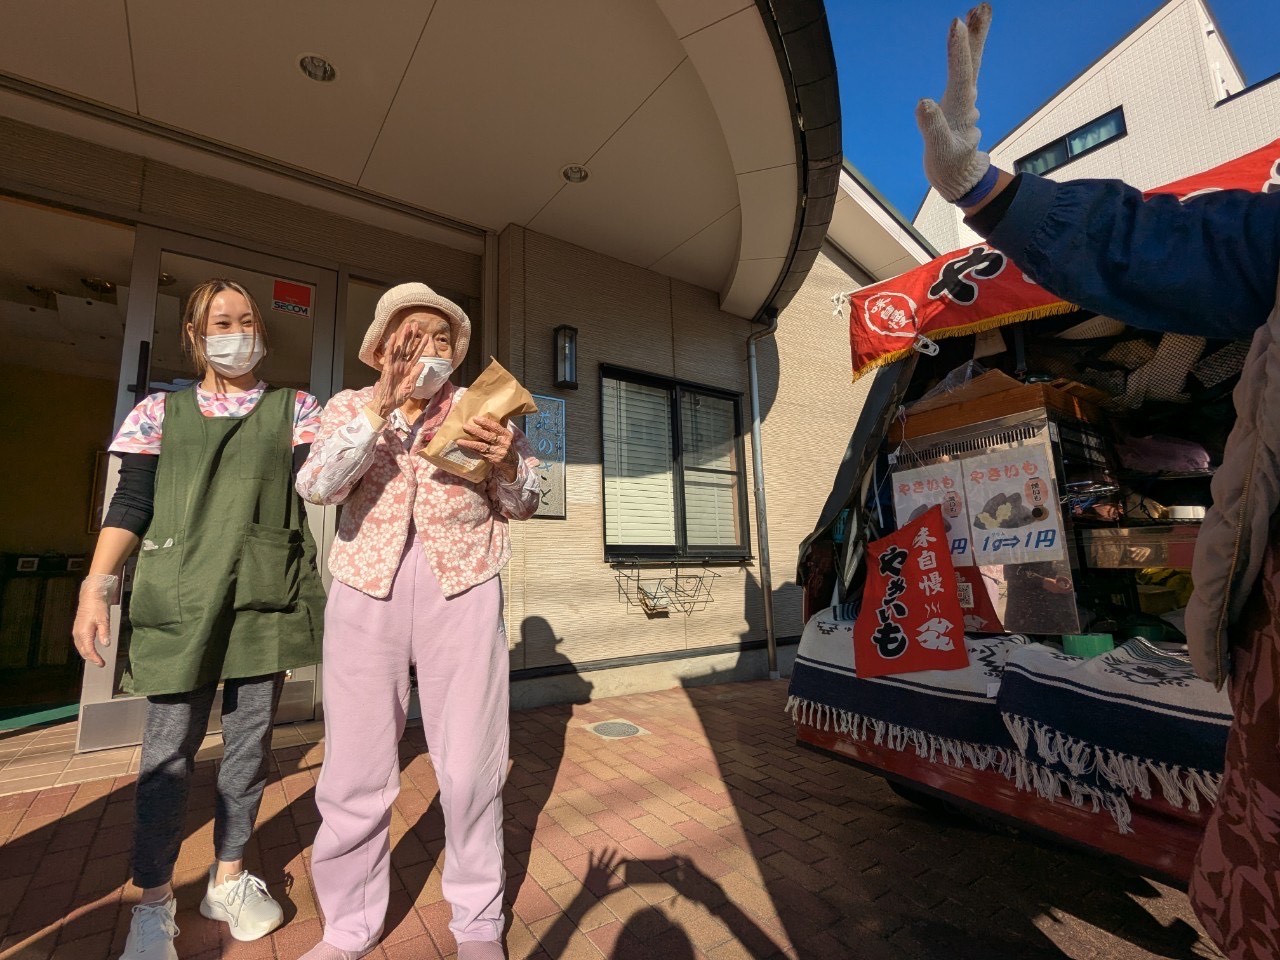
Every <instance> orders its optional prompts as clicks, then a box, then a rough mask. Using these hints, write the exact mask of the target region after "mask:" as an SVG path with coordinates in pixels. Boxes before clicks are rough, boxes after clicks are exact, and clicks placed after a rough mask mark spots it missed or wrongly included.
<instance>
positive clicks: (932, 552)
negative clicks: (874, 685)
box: [853, 507, 969, 677]
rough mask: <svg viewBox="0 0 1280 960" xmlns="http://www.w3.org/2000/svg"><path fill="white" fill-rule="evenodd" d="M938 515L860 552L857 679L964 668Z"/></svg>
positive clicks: (955, 594) (960, 618)
mask: <svg viewBox="0 0 1280 960" xmlns="http://www.w3.org/2000/svg"><path fill="white" fill-rule="evenodd" d="M946 543H947V541H946V536H945V533H944V525H943V518H942V508H941V507H931V508H930V509H929V510H927V511H926V512H925V513H924V514H922V515H921V516H920V517H919V518H918V519H917V520H915V521H913V522H911V523H908V524H905V525H904V526H902V527H901V528H899V529H898V530H897V531H896V532H894V533H891V534H890V535H889V536H887V537H885V538H884V539H882V540H877V541H876V542H875V543H872V544H870V545H869V546H868V547H867V583H866V587H865V588H864V589H863V593H862V610H861V612H860V613H859V614H858V619H857V621H856V622H855V623H854V625H853V663H854V669H855V670H856V671H857V674H858V676H859V677H880V676H885V675H888V674H896V673H914V672H915V671H917V670H959V669H960V668H962V667H967V666H968V665H969V652H968V651H967V650H966V649H965V644H964V612H963V611H962V610H961V608H960V597H959V591H958V589H957V584H956V572H955V568H954V567H953V566H952V564H951V554H950V552H949V551H948V550H947V547H946Z"/></svg>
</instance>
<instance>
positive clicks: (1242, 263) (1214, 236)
mask: <svg viewBox="0 0 1280 960" xmlns="http://www.w3.org/2000/svg"><path fill="white" fill-rule="evenodd" d="M990 24H991V7H990V6H989V5H988V4H985V3H984V4H981V5H979V6H977V7H974V8H973V9H972V10H970V11H969V13H968V15H967V16H966V18H965V19H964V21H960V20H956V21H954V22H953V23H952V25H951V29H950V32H949V34H948V38H947V90H946V93H945V95H944V96H943V98H942V100H941V102H940V103H935V102H934V101H932V100H922V101H920V104H919V105H918V106H917V108H916V121H917V123H918V124H919V126H920V132H921V135H922V136H923V137H924V167H925V175H926V176H927V177H928V179H929V182H930V183H931V184H932V185H933V186H934V187H935V188H936V189H937V190H938V191H939V193H940V194H941V195H942V196H943V197H944V198H945V199H947V200H949V201H951V202H952V203H955V204H956V205H957V206H959V207H961V208H962V209H963V210H964V211H965V213H966V215H967V217H968V223H969V224H970V225H971V226H972V227H973V228H974V230H976V231H977V232H978V233H980V234H982V235H983V236H985V237H987V238H988V241H989V242H990V243H991V245H992V246H993V247H995V248H996V249H998V250H1000V251H1001V252H1003V253H1005V254H1008V256H1009V257H1010V259H1011V260H1013V262H1014V263H1015V264H1017V265H1018V266H1019V267H1020V268H1021V269H1022V270H1023V271H1025V272H1026V273H1027V275H1028V276H1030V277H1031V278H1032V279H1034V280H1035V281H1036V282H1037V283H1039V284H1040V285H1041V286H1043V287H1045V288H1046V289H1048V290H1050V291H1052V292H1053V293H1055V294H1057V295H1058V296H1060V297H1062V298H1063V299H1065V300H1068V301H1070V302H1071V303H1075V304H1078V305H1079V306H1081V307H1084V308H1086V309H1088V310H1092V311H1095V312H1097V313H1102V314H1106V315H1108V316H1112V317H1115V318H1116V319H1118V320H1122V321H1124V322H1125V323H1129V324H1132V325H1133V326H1136V327H1144V328H1148V329H1153V330H1162V331H1170V332H1175V333H1186V334H1194V335H1198V336H1207V337H1223V338H1228V337H1229V338H1247V337H1249V336H1252V334H1253V331H1254V330H1255V329H1256V328H1257V327H1258V326H1259V325H1260V324H1262V323H1263V322H1264V321H1265V320H1266V318H1267V316H1268V315H1269V313H1270V312H1271V309H1272V307H1273V306H1274V304H1275V299H1276V282H1277V273H1278V272H1280V194H1275V193H1272V194H1265V193H1263V194H1255V193H1248V192H1245V191H1222V192H1218V193H1209V194H1203V195H1201V196H1199V197H1196V198H1194V199H1192V200H1189V201H1187V202H1186V203H1180V202H1179V201H1178V200H1177V199H1176V198H1174V197H1165V196H1160V197H1154V198H1152V199H1150V200H1144V199H1143V197H1142V194H1141V193H1140V192H1139V191H1138V190H1136V189H1135V188H1133V187H1130V186H1128V185H1126V184H1124V183H1121V182H1119V181H1115V180H1076V181H1069V182H1067V183H1055V182H1053V181H1051V180H1046V179H1043V178H1040V177H1035V176H1031V175H1030V174H1021V175H1019V176H1018V177H1016V178H1015V177H1012V176H1010V174H1008V173H1007V172H1004V171H1001V170H997V169H996V168H995V167H993V166H992V165H991V161H990V158H989V157H988V156H987V154H986V153H984V152H982V151H981V150H979V149H978V146H979V143H980V140H981V131H979V130H978V128H977V126H976V122H977V119H978V110H977V75H978V68H979V66H980V64H981V61H982V50H983V45H984V43H985V40H986V36H987V31H988V29H989V27H990Z"/></svg>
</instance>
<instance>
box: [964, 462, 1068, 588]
mask: <svg viewBox="0 0 1280 960" xmlns="http://www.w3.org/2000/svg"><path fill="white" fill-rule="evenodd" d="M964 470H965V498H966V500H967V501H968V504H969V520H970V522H971V523H972V525H973V551H974V555H975V558H976V560H977V563H978V566H981V567H986V566H994V565H996V564H1010V563H1040V562H1043V561H1056V560H1061V559H1063V557H1064V556H1065V555H1066V551H1065V549H1064V545H1063V532H1062V515H1061V513H1060V512H1059V511H1058V504H1057V502H1056V501H1055V499H1054V495H1053V491H1054V485H1053V474H1052V471H1051V470H1050V467H1049V447H1048V445H1047V444H1043V443H1035V444H1029V445H1027V446H1022V447H1013V448H1011V449H1009V450H1000V451H997V452H995V453H987V454H983V455H982V456H980V457H972V458H969V459H966V460H965V461H964Z"/></svg>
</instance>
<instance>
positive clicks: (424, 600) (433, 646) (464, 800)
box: [298, 283, 538, 960]
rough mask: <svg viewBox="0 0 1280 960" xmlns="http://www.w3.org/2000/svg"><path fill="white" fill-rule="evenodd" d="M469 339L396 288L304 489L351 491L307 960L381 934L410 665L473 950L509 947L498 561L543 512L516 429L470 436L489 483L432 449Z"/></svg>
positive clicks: (452, 887) (426, 300)
mask: <svg viewBox="0 0 1280 960" xmlns="http://www.w3.org/2000/svg"><path fill="white" fill-rule="evenodd" d="M470 336H471V324H470V321H469V320H468V319H467V315H466V314H465V313H463V311H462V310H461V309H460V308H459V307H458V306H457V305H456V304H454V303H452V302H450V301H449V300H447V299H445V298H444V297H442V296H440V295H439V294H437V293H435V292H434V291H433V290H431V288H430V287H428V286H426V285H425V284H421V283H406V284H401V285H400V286H398V287H393V288H392V289H391V290H389V291H387V293H386V294H384V295H383V297H382V299H381V300H379V301H378V306H377V309H376V310H375V312H374V319H373V323H372V324H371V325H370V327H369V331H368V333H367V334H366V335H365V338H364V344H363V346H362V347H361V349H360V359H361V360H362V361H364V362H365V363H367V364H368V365H369V366H371V367H373V368H374V369H376V370H379V371H381V374H382V376H381V378H380V379H379V381H378V383H377V384H376V385H375V386H372V387H366V388H365V389H363V390H347V391H344V392H342V393H339V394H338V395H337V396H335V397H334V398H333V399H332V400H331V401H330V402H329V403H328V405H327V406H326V407H325V410H324V415H323V417H322V418H321V422H320V432H319V435H318V436H317V438H316V442H315V445H314V446H313V447H312V450H311V455H310V457H309V458H308V460H307V463H306V465H305V466H304V467H303V468H302V470H301V471H300V472H299V474H298V491H299V492H300V493H301V494H302V495H303V496H304V497H305V498H306V499H308V500H310V501H311V502H313V503H342V504H345V506H344V507H343V511H342V520H341V522H340V524H339V528H338V536H337V539H336V540H335V541H334V546H333V552H332V555H331V557H330V561H329V571H330V573H332V574H333V587H332V589H331V591H330V594H329V606H328V609H327V610H326V612H325V634H324V644H325V651H326V657H325V668H324V691H325V693H324V699H325V761H324V770H323V771H322V772H321V776H320V781H319V783H318V784H317V786H316V803H317V804H318V805H319V807H320V812H321V814H322V815H323V817H324V822H323V823H322V824H321V826H320V832H319V834H318V835H317V836H316V845H315V852H314V855H313V857H312V861H311V866H312V872H313V874H314V879H315V885H316V893H317V895H318V896H319V898H320V907H321V909H322V910H323V912H324V916H325V930H324V940H323V941H321V942H320V943H319V944H317V945H316V946H315V947H314V948H313V949H312V950H311V951H309V952H308V953H306V954H305V955H304V960H354V958H357V957H362V956H364V955H365V954H366V953H368V952H369V951H370V950H372V949H373V948H374V945H375V944H376V943H377V942H378V939H379V938H380V937H381V936H382V927H383V921H384V920H385V918H386V913H387V900H388V896H389V894H390V833H389V828H390V824H391V804H392V802H393V801H394V800H395V798H396V794H397V793H398V792H399V788H400V763H399V757H398V754H397V751H396V744H397V742H398V741H399V740H400V735H401V733H402V732H403V731H404V724H405V713H406V710H407V709H408V706H409V665H410V664H411V663H416V664H417V676H418V694H419V699H420V702H421V705H422V724H423V728H424V732H425V733H426V737H427V746H428V748H429V749H430V751H431V761H432V764H433V766H434V768H435V773H436V779H437V780H438V781H439V783H440V803H441V806H442V808H443V810H444V823H445V837H446V844H447V854H446V857H445V866H444V876H443V879H442V882H443V886H444V895H445V898H446V899H447V900H448V901H449V903H450V904H451V906H452V907H453V921H452V923H450V929H451V930H452V931H453V935H454V937H455V938H456V939H457V941H458V958H459V960H501V958H502V957H503V949H502V944H501V940H502V931H503V913H502V892H503V880H504V874H503V862H502V857H503V853H502V785H503V783H504V781H505V780H506V775H507V743H508V734H509V722H508V716H507V704H508V686H507V684H508V671H509V666H508V659H507V637H506V632H505V631H504V629H503V623H502V585H501V583H500V582H499V579H498V573H499V571H500V570H501V569H502V567H503V565H504V564H505V563H506V562H507V558H508V556H509V555H510V552H511V550H510V537H509V534H508V530H507V521H508V520H524V519H526V518H528V517H529V516H531V515H532V514H533V512H534V511H535V510H536V509H537V506H538V476H537V474H536V473H535V472H534V470H533V469H532V468H533V467H534V466H536V465H537V462H538V461H537V460H536V459H534V458H533V457H532V455H531V451H530V450H529V448H528V445H527V444H526V443H525V442H524V439H523V437H522V436H521V434H520V433H519V431H518V430H516V429H515V427H513V426H509V425H506V424H501V423H498V422H497V421H496V420H493V419H491V418H488V417H480V418H474V419H472V420H470V421H469V422H468V423H467V424H466V427H465V429H466V430H467V432H468V434H469V435H470V438H469V439H464V440H461V441H460V443H461V444H462V445H463V446H465V447H466V448H467V449H469V450H470V451H472V453H473V454H474V455H475V456H478V457H482V458H484V459H485V460H486V461H488V463H489V464H490V465H491V467H492V472H491V474H490V476H489V478H488V479H487V480H485V481H483V482H481V483H472V482H470V481H467V480H463V479H460V478H458V477H455V476H452V475H451V474H448V473H445V472H444V471H442V470H439V469H437V468H436V467H434V466H432V465H431V464H430V463H428V462H427V461H426V460H424V459H423V458H422V457H420V456H418V455H417V452H418V451H419V450H420V449H421V448H422V447H424V446H425V445H426V444H427V442H428V441H429V440H430V439H431V438H432V437H433V436H434V435H435V432H436V430H437V429H438V428H439V426H440V425H441V424H442V423H443V422H444V420H445V418H446V417H447V416H448V415H449V410H450V409H451V408H452V405H453V402H454V400H455V399H456V398H457V397H458V396H460V395H461V394H462V392H463V391H462V390H460V389H457V388H455V387H454V386H453V385H452V384H450V383H449V382H448V378H449V375H450V374H451V373H452V371H453V370H454V369H455V368H456V367H457V366H458V364H459V363H461V362H462V358H463V357H464V356H465V355H466V352H467V343H468V341H469V340H470Z"/></svg>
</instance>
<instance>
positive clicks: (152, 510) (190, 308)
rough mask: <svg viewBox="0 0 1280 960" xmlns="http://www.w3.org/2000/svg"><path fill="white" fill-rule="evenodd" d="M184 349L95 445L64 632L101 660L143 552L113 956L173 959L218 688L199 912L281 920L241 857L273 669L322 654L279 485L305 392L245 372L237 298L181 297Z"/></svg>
mask: <svg viewBox="0 0 1280 960" xmlns="http://www.w3.org/2000/svg"><path fill="white" fill-rule="evenodd" d="M182 337H183V342H184V344H185V346H186V348H187V349H188V351H189V353H190V355H191V357H192V359H193V361H194V363H195V366H196V369H197V371H198V373H199V375H200V379H199V381H198V382H197V383H196V384H195V385H194V386H192V387H190V388H186V389H182V390H178V391H175V392H173V393H168V394H165V393H156V394H152V395H151V396H149V397H147V398H146V399H145V400H143V401H142V403H140V404H139V405H138V406H137V407H136V408H134V410H133V412H132V413H131V414H129V416H128V418H127V419H126V420H125V422H124V425H123V426H122V427H121V428H120V432H119V433H118V434H117V435H116V438H115V440H114V441H113V442H112V444H111V451H112V452H113V453H116V454H117V455H119V456H120V457H121V465H120V484H119V488H118V489H117V491H116V494H115V496H114V497H113V498H112V501H111V506H110V508H109V509H108V511H107V516H106V519H105V522H104V524H103V530H102V533H101V534H100V535H99V537H98V544H97V548H96V550H95V551H94V555H93V563H92V565H91V566H90V568H89V571H90V572H89V575H88V577H87V578H86V579H85V581H84V583H83V584H82V586H81V590H80V606H79V609H78V610H77V611H76V620H75V626H74V628H73V636H74V638H75V642H76V648H77V649H78V650H79V651H80V654H81V656H83V657H84V658H85V660H87V661H88V662H90V663H92V664H94V665H95V666H98V667H102V666H103V659H102V656H101V654H100V653H99V651H98V649H97V648H98V647H99V646H106V645H107V644H108V643H109V642H110V626H109V619H108V606H109V604H110V602H111V600H112V598H113V597H114V595H115V594H116V592H117V589H118V586H119V578H120V573H121V568H122V567H123V565H124V561H125V559H126V558H127V557H128V556H129V555H130V554H131V553H132V552H133V551H134V549H135V548H137V547H138V545H139V543H141V546H142V550H141V552H140V553H139V556H138V565H137V572H136V575H135V578H134V585H133V594H132V598H131V601H130V605H129V619H130V622H131V624H132V629H133V633H132V637H131V639H130V644H129V654H128V664H127V666H126V669H125V674H124V680H123V687H124V689H125V691H126V692H128V693H133V694H138V695H145V696H146V697H147V698H148V701H149V704H148V708H147V722H146V728H145V732H144V733H143V740H142V763H141V769H140V770H139V773H138V784H137V800H136V810H135V820H134V849H133V881H134V883H135V884H137V885H138V886H139V887H141V888H142V896H141V902H140V903H139V904H138V905H137V906H135V907H134V908H133V918H132V922H131V924H130V928H129V937H128V940H127V942H126V944H125V950H124V954H123V956H122V958H121V960H176V958H177V952H176V951H175V949H174V946H173V940H174V938H175V937H176V936H177V935H178V928H177V925H176V924H175V923H174V913H175V910H176V904H175V901H174V897H173V890H172V887H171V885H170V881H171V879H172V877H173V867H174V863H175V862H176V860H177V857H178V847H179V845H180V843H181V841H182V829H183V821H184V817H185V813H186V806H187V791H188V785H189V781H190V777H191V772H192V769H193V768H194V766H195V755H196V751H197V750H198V749H199V746H200V741H201V740H202V739H203V737H204V735H205V730H206V728H207V726H208V722H209V712H210V710H211V708H212V705H213V701H214V696H215V694H216V692H217V689H218V684H219V682H220V681H221V682H222V739H223V743H224V744H225V749H224V753H223V760H222V764H221V767H220V768H219V770H218V787H217V789H218V803H217V812H216V814H215V819H214V846H215V852H216V855H217V862H216V863H214V864H213V865H212V866H210V867H209V880H208V886H207V890H206V893H205V897H204V900H203V902H202V903H201V904H200V912H201V913H203V914H204V915H205V916H206V917H209V918H211V919H214V920H220V921H222V922H224V923H227V924H228V926H229V927H230V930H231V935H232V936H233V937H235V938H236V939H237V940H257V939H258V938H260V937H264V936H266V935H267V934H268V933H270V932H271V931H272V930H274V929H275V928H276V927H278V926H279V925H280V923H281V922H282V920H283V913H282V911H281V909H280V905H279V904H278V903H276V901H275V900H273V899H272V898H271V896H270V894H268V893H267V888H266V885H265V884H264V883H263V882H262V881H261V880H260V879H259V878H257V877H255V876H254V875H253V874H251V873H250V872H249V871H248V870H246V869H244V863H243V860H242V857H243V853H244V848H245V844H246V843H247V842H248V840H249V836H250V834H251V833H252V830H253V823H254V819H255V818H256V816H257V813H258V806H259V804H260V802H261V800H262V790H263V787H264V785H265V783H266V776H267V751H268V749H269V748H270V744H271V724H272V719H273V717H274V715H275V711H276V705H277V703H278V701H279V697H280V689H281V687H282V686H283V683H284V671H286V670H289V669H292V668H294V667H301V666H304V665H307V664H312V663H315V662H317V661H318V660H319V658H320V624H321V617H322V611H323V605H324V590H323V587H322V585H321V582H320V577H319V574H318V573H317V571H316V564H315V544H314V542H313V541H312V537H311V532H310V530H309V529H308V527H307V518H306V513H305V510H304V507H303V503H302V501H301V500H300V499H299V498H298V496H297V494H295V493H294V491H293V479H294V472H295V468H294V464H295V462H301V459H302V457H305V452H306V450H307V449H308V448H309V444H310V443H311V440H312V439H313V437H314V436H315V431H316V428H317V426H318V424H319V404H317V402H316V400H315V398H314V397H312V396H311V395H310V394H307V393H303V392H301V391H296V390H288V389H275V388H271V387H268V386H267V385H266V384H265V383H263V382H261V381H260V380H258V378H257V377H256V376H255V375H254V369H255V368H256V367H257V366H258V364H259V363H260V362H261V360H262V358H263V356H264V355H265V354H266V349H267V331H266V328H265V327H264V326H263V323H262V316H261V314H260V313H259V311H258V307H257V304H255V303H254V301H253V298H252V297H251V296H250V295H249V293H248V291H246V290H245V289H244V287H242V286H241V285H240V284H238V283H235V282H233V281H231V280H207V281H205V282H204V283H202V284H200V285H199V286H197V287H196V288H195V290H194V291H192V293H191V296H190V297H189V298H188V300H187V305H186V310H185V311H184V315H183V331H182Z"/></svg>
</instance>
